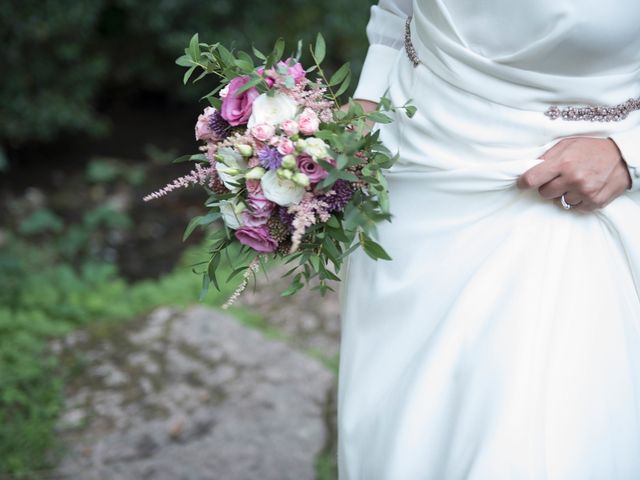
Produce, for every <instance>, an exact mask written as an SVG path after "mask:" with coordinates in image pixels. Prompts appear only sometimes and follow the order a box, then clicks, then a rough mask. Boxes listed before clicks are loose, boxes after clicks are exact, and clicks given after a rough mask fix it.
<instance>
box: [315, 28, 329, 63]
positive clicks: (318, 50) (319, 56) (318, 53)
mask: <svg viewBox="0 0 640 480" xmlns="http://www.w3.org/2000/svg"><path fill="white" fill-rule="evenodd" d="M326 54H327V44H326V42H325V41H324V37H323V36H322V34H321V33H318V35H317V37H316V46H315V49H314V50H313V56H314V57H315V60H316V62H318V65H319V64H321V63H322V61H323V60H324V57H325V55H326Z"/></svg>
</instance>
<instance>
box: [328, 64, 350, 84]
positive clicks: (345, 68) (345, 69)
mask: <svg viewBox="0 0 640 480" xmlns="http://www.w3.org/2000/svg"><path fill="white" fill-rule="evenodd" d="M350 72H351V66H350V65H349V63H348V62H347V63H345V64H344V65H342V66H341V67H340V68H339V69H338V70H337V71H336V73H334V74H333V75H332V76H331V78H330V79H329V86H330V87H333V86H334V85H338V84H339V83H340V82H342V81H343V80H344V79H345V78H346V77H347V75H348V74H349V73H350Z"/></svg>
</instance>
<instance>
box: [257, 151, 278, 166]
mask: <svg viewBox="0 0 640 480" xmlns="http://www.w3.org/2000/svg"><path fill="white" fill-rule="evenodd" d="M258 158H259V159H260V165H262V166H263V167H264V168H268V169H270V170H275V169H276V168H279V167H280V165H282V155H280V152H278V150H277V149H275V148H273V147H265V148H263V149H262V150H260V151H259V152H258Z"/></svg>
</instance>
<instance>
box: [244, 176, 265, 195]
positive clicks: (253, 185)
mask: <svg viewBox="0 0 640 480" xmlns="http://www.w3.org/2000/svg"><path fill="white" fill-rule="evenodd" d="M245 184H246V186H247V193H248V194H249V195H252V194H255V193H261V192H262V184H261V183H260V180H252V179H249V180H247V181H246V183H245Z"/></svg>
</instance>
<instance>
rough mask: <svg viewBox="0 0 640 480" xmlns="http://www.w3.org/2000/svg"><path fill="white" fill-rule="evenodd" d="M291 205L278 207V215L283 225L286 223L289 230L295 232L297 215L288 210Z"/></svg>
mask: <svg viewBox="0 0 640 480" xmlns="http://www.w3.org/2000/svg"><path fill="white" fill-rule="evenodd" d="M288 208H289V207H278V217H279V218H280V221H281V222H282V224H283V225H285V226H286V227H287V228H288V229H289V232H293V219H294V217H295V215H294V214H293V213H289V212H288Z"/></svg>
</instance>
